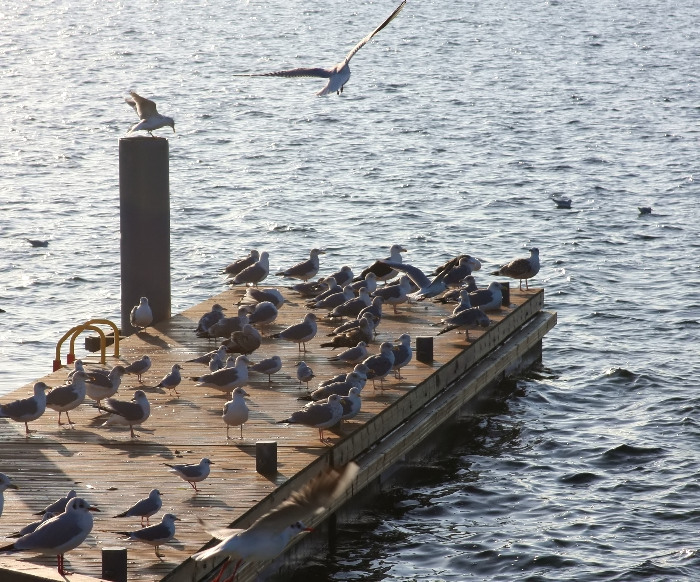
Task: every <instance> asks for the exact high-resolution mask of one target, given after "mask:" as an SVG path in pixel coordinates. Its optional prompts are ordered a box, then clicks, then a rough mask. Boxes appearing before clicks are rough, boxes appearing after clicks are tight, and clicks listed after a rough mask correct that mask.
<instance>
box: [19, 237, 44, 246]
mask: <svg viewBox="0 0 700 582" xmlns="http://www.w3.org/2000/svg"><path fill="white" fill-rule="evenodd" d="M24 240H26V241H27V242H28V243H29V244H30V245H32V246H33V247H34V248H40V247H47V246H49V241H47V240H39V239H36V238H25V239H24Z"/></svg>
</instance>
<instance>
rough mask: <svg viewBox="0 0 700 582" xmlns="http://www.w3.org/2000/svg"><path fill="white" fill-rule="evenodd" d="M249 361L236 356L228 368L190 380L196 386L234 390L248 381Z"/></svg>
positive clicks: (244, 357)
mask: <svg viewBox="0 0 700 582" xmlns="http://www.w3.org/2000/svg"><path fill="white" fill-rule="evenodd" d="M249 363H250V360H249V359H248V358H247V356H238V357H237V358H236V363H235V365H234V366H233V367H230V368H221V370H217V371H216V372H212V373H211V374H204V376H199V377H196V378H192V379H193V380H195V381H196V382H197V386H214V387H216V388H226V389H229V388H235V387H236V386H242V385H243V384H245V383H246V382H247V381H248V364H249Z"/></svg>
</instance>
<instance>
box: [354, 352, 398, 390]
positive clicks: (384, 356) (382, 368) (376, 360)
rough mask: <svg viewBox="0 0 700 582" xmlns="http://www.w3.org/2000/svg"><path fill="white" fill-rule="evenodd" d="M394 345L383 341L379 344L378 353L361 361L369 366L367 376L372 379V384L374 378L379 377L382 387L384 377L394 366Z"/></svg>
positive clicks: (382, 387) (382, 386)
mask: <svg viewBox="0 0 700 582" xmlns="http://www.w3.org/2000/svg"><path fill="white" fill-rule="evenodd" d="M393 348H394V346H393V344H392V343H391V342H383V343H382V344H381V345H380V346H379V353H378V354H376V355H373V356H369V357H368V358H367V359H365V361H364V362H362V363H363V364H364V365H365V366H367V367H368V368H369V374H367V378H369V379H371V380H372V384H374V381H375V380H376V379H379V381H380V385H381V389H382V390H383V389H384V378H385V377H386V376H387V375H388V374H389V372H391V370H392V369H393V367H394V350H393Z"/></svg>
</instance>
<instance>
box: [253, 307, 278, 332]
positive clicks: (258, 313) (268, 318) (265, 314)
mask: <svg viewBox="0 0 700 582" xmlns="http://www.w3.org/2000/svg"><path fill="white" fill-rule="evenodd" d="M249 309H251V308H249ZM278 314H279V310H278V309H277V306H276V305H275V304H274V303H272V301H261V302H260V303H258V304H256V305H255V306H254V307H252V309H251V311H250V312H249V313H248V323H250V324H252V325H255V324H260V326H261V327H263V326H265V325H267V324H268V323H272V322H273V321H275V319H277V315H278Z"/></svg>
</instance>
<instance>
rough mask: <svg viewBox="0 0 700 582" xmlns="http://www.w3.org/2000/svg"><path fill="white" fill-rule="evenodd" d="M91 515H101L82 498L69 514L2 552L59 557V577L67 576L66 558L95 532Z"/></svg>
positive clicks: (68, 509) (73, 502) (71, 505)
mask: <svg viewBox="0 0 700 582" xmlns="http://www.w3.org/2000/svg"><path fill="white" fill-rule="evenodd" d="M91 511H99V509H97V508H96V507H93V506H92V505H90V504H89V503H88V502H87V501H85V500H84V499H82V498H80V497H75V498H74V499H71V500H70V501H69V502H68V504H67V505H66V510H65V511H64V512H63V513H61V514H60V515H57V516H55V517H52V518H51V519H49V520H47V521H46V522H44V523H43V524H41V526H40V527H37V528H36V529H35V530H34V531H33V532H32V533H29V534H27V535H24V536H22V537H21V538H19V539H18V540H17V541H15V543H13V544H10V545H9V546H5V547H2V548H0V552H20V551H29V552H35V553H38V554H42V555H49V556H50V555H54V556H57V557H58V573H59V574H60V575H61V576H65V575H66V574H67V572H66V570H65V568H64V563H63V555H64V554H65V553H66V552H69V551H70V550H73V549H75V548H77V547H78V546H79V545H80V544H82V543H83V542H84V541H85V539H86V538H87V537H88V535H89V534H90V532H91V531H92V523H93V522H92V515H91V514H90V512H91Z"/></svg>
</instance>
